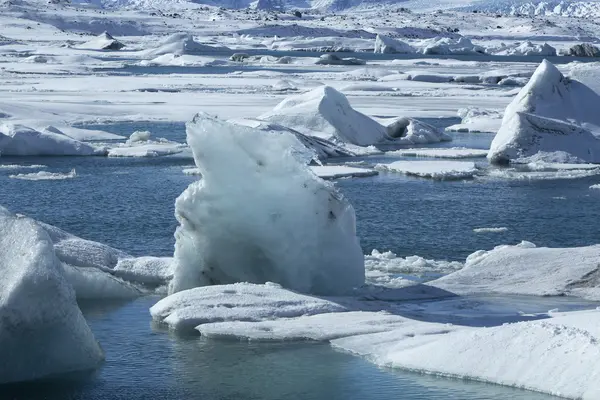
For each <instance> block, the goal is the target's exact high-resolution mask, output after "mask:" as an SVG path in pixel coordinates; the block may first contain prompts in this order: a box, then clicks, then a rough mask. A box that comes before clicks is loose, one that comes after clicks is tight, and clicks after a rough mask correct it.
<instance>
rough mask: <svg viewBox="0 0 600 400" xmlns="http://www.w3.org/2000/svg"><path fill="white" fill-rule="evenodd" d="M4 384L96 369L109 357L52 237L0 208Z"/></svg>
mask: <svg viewBox="0 0 600 400" xmlns="http://www.w3.org/2000/svg"><path fill="white" fill-rule="evenodd" d="M0 282H1V283H2V284H1V285H0V320H2V324H0V357H1V358H2V359H3V360H5V361H8V360H10V362H4V363H2V365H1V366H0V383H7V382H20V381H28V380H33V379H39V378H43V377H47V376H50V375H55V374H60V373H66V372H73V371H81V370H88V369H93V368H96V367H97V366H98V365H99V364H100V362H102V360H103V358H104V355H103V353H102V350H101V349H100V346H99V345H98V343H97V342H96V340H95V339H94V336H93V334H92V332H91V330H90V328H89V327H88V326H87V324H86V322H85V319H84V318H83V315H82V314H81V311H80V310H79V308H78V307H77V303H76V301H75V294H74V292H73V289H72V288H71V286H70V285H69V284H68V283H67V281H66V280H65V278H64V277H63V276H62V274H61V267H60V262H59V261H58V259H57V258H56V256H55V254H54V249H53V247H52V242H51V240H50V238H49V237H48V234H47V233H46V232H45V231H44V230H43V229H41V228H40V227H39V226H38V225H37V224H36V223H35V222H33V221H32V220H30V219H28V218H23V217H18V216H15V215H12V214H11V213H9V212H8V211H6V210H5V209H3V208H0Z"/></svg>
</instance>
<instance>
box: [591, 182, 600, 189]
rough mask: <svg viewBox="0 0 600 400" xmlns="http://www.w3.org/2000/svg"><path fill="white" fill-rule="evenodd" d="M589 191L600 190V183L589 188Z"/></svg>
mask: <svg viewBox="0 0 600 400" xmlns="http://www.w3.org/2000/svg"><path fill="white" fill-rule="evenodd" d="M590 189H600V183H597V184H595V185H592V186H590Z"/></svg>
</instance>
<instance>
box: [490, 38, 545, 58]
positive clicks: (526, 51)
mask: <svg viewBox="0 0 600 400" xmlns="http://www.w3.org/2000/svg"><path fill="white" fill-rule="evenodd" d="M488 52H489V53H492V54H494V55H501V56H556V49H555V48H554V47H552V46H550V45H549V44H548V43H544V44H534V43H531V42H530V41H526V42H523V43H515V44H512V45H503V46H501V47H499V48H497V49H488Z"/></svg>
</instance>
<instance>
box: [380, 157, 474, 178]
mask: <svg viewBox="0 0 600 400" xmlns="http://www.w3.org/2000/svg"><path fill="white" fill-rule="evenodd" d="M375 169H378V170H381V171H389V172H399V173H402V174H405V175H413V176H418V177H421V178H431V179H437V180H462V179H471V178H473V177H474V176H475V175H476V174H477V172H478V169H477V167H476V166H475V163H473V162H469V161H394V162H392V163H389V164H377V165H376V166H375Z"/></svg>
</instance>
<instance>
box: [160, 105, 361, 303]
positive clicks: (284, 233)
mask: <svg viewBox="0 0 600 400" xmlns="http://www.w3.org/2000/svg"><path fill="white" fill-rule="evenodd" d="M187 135H188V143H189V145H190V146H191V147H192V150H193V152H194V159H195V161H196V165H197V166H198V168H199V169H200V172H201V174H202V177H203V179H202V180H200V181H197V182H194V183H192V184H191V185H190V186H189V187H188V188H187V189H186V190H185V191H184V192H183V193H182V194H181V195H180V196H179V198H178V199H177V201H176V204H175V209H176V211H175V213H176V217H177V219H178V221H179V223H180V226H179V227H178V228H177V231H176V233H175V238H176V245H175V272H174V278H173V281H172V284H171V288H170V290H171V292H178V291H181V290H185V289H190V288H193V287H197V286H205V285H210V284H228V283H235V282H243V281H245V282H252V283H264V282H267V281H271V282H276V283H279V284H281V285H282V286H284V287H286V288H289V289H292V290H297V291H300V292H309V293H317V294H339V293H343V292H346V291H348V290H350V289H352V288H354V287H356V286H359V285H361V284H362V283H364V258H363V255H362V250H361V248H360V245H359V243H358V238H357V237H356V230H355V216H354V209H353V208H352V206H351V205H350V203H349V202H348V201H347V200H346V199H345V198H344V197H343V196H342V195H341V194H340V193H339V192H337V190H336V189H335V187H333V186H332V185H330V184H328V183H326V182H325V181H323V180H321V179H319V178H318V177H316V176H315V175H314V173H313V172H311V171H310V170H309V169H308V168H307V166H306V165H305V162H306V157H307V155H306V152H307V150H306V149H305V147H304V146H303V145H302V144H301V143H300V142H299V141H298V139H297V138H296V137H295V136H294V135H292V134H289V133H287V132H280V133H272V132H265V131H261V130H256V129H252V128H249V127H245V126H240V125H235V124H232V123H227V122H224V121H221V120H218V119H216V118H214V117H210V116H208V115H206V114H198V115H197V116H196V117H195V118H194V120H193V121H192V122H190V123H188V125H187ZM224 155H227V156H226V157H225V156H224ZM308 156H309V157H312V155H308ZM232 161H235V162H232ZM259 188H260V190H259ZM292 200H293V201H292Z"/></svg>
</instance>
